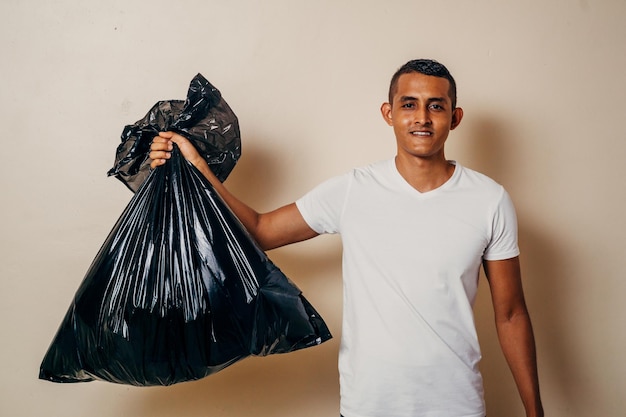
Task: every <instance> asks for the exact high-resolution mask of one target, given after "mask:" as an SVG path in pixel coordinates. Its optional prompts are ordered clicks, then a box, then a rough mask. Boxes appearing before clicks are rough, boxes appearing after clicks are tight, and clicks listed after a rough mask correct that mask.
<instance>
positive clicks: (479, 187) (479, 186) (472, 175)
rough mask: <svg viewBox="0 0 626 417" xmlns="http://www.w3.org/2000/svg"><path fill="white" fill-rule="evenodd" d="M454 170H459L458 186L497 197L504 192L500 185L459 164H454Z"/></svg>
mask: <svg viewBox="0 0 626 417" xmlns="http://www.w3.org/2000/svg"><path fill="white" fill-rule="evenodd" d="M456 169H457V170H459V177H458V178H459V185H460V186H462V187H467V188H471V189H472V190H473V191H474V192H483V193H488V194H494V195H498V196H500V195H502V194H503V193H505V192H506V191H505V190H504V187H503V186H502V184H500V183H499V182H497V181H496V180H494V179H493V178H491V177H489V176H487V175H485V174H483V173H481V172H478V171H475V170H473V169H471V168H467V167H465V166H463V165H461V164H459V163H456Z"/></svg>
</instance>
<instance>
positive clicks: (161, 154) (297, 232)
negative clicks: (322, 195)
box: [150, 132, 317, 250]
mask: <svg viewBox="0 0 626 417" xmlns="http://www.w3.org/2000/svg"><path fill="white" fill-rule="evenodd" d="M174 143H176V145H178V148H179V149H180V151H181V153H182V154H183V156H184V157H185V158H186V159H187V160H189V162H191V163H192V164H193V165H194V166H195V167H196V168H198V170H199V171H200V172H201V173H202V174H203V175H204V176H205V177H206V178H207V179H208V180H209V182H210V183H211V184H212V185H213V187H214V188H215V190H216V191H217V192H218V194H219V195H220V196H221V197H222V199H223V200H224V201H225V202H226V204H228V206H229V207H230V209H231V210H232V211H233V212H234V213H235V215H236V216H237V217H238V218H239V220H240V221H241V222H242V223H243V225H244V226H245V227H246V229H248V232H250V234H251V235H252V236H254V238H255V239H256V241H257V242H258V243H259V245H261V247H262V248H263V249H265V250H269V249H273V248H277V247H279V246H284V245H287V244H290V243H294V242H299V241H302V240H306V239H310V238H312V237H315V236H317V233H316V232H315V231H314V230H312V229H311V228H310V227H309V226H308V224H307V223H306V222H305V221H304V219H303V218H302V215H301V214H300V211H299V210H298V208H297V207H296V205H295V203H291V204H288V205H286V206H283V207H281V208H278V209H276V210H274V211H271V212H269V213H263V214H260V213H258V212H256V211H255V210H253V209H252V208H250V207H249V206H247V205H246V204H244V203H243V202H242V201H240V200H239V199H238V198H236V197H235V196H233V195H232V194H231V193H230V192H229V191H228V190H227V189H226V187H224V185H223V184H222V183H221V182H220V181H219V180H218V179H217V177H215V175H213V172H212V171H211V169H210V168H209V165H208V164H207V162H206V161H205V160H204V158H202V156H200V154H199V153H198V151H197V150H196V148H195V147H194V146H193V144H192V143H191V142H189V140H187V139H186V138H184V137H183V136H181V135H178V134H176V133H173V132H162V133H160V134H159V136H157V137H155V138H154V140H153V142H152V146H151V152H150V158H151V159H152V163H151V166H152V168H157V167H159V166H161V165H163V164H164V163H165V162H166V161H167V159H169V158H170V156H171V153H170V152H171V151H172V149H173V144H174Z"/></svg>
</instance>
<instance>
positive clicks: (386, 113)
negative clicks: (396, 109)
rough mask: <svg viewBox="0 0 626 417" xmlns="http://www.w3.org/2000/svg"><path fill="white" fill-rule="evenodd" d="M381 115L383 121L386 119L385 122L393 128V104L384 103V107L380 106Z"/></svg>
mask: <svg viewBox="0 0 626 417" xmlns="http://www.w3.org/2000/svg"><path fill="white" fill-rule="evenodd" d="M380 113H381V114H382V115H383V119H385V122H387V124H388V125H389V126H392V125H393V119H392V117H391V104H390V103H383V104H382V106H380Z"/></svg>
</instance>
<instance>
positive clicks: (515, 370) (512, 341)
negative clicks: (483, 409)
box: [496, 311, 543, 417]
mask: <svg viewBox="0 0 626 417" xmlns="http://www.w3.org/2000/svg"><path fill="white" fill-rule="evenodd" d="M496 328H497V331H498V338H499V341H500V345H501V347H502V352H503V353H504V356H505V358H506V361H507V363H508V365H509V367H510V369H511V373H512V374H513V378H514V379H515V383H516V385H517V388H518V390H519V393H520V397H521V399H522V402H523V404H524V408H525V409H526V415H527V416H529V417H530V416H532V417H543V407H542V404H541V398H540V394H539V377H538V372H537V356H536V349H535V338H534V335H533V329H532V325H531V321H530V317H529V315H528V312H527V311H523V312H519V313H516V314H512V315H511V316H510V317H507V318H504V319H497V320H496Z"/></svg>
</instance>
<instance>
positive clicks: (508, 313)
mask: <svg viewBox="0 0 626 417" xmlns="http://www.w3.org/2000/svg"><path fill="white" fill-rule="evenodd" d="M483 268H484V270H485V275H486V277H487V280H488V281H489V288H490V291H491V298H492V302H493V309H494V314H495V318H496V321H503V320H504V321H507V320H511V318H512V317H514V316H515V315H517V314H527V310H526V302H525V299H524V290H523V287H522V274H521V270H520V263H519V257H514V258H510V259H504V260H498V261H484V262H483Z"/></svg>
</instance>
